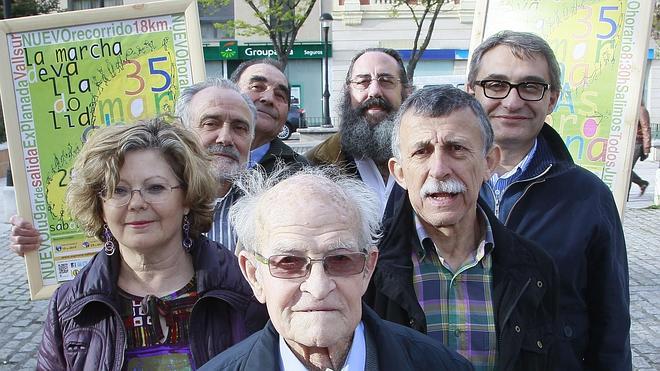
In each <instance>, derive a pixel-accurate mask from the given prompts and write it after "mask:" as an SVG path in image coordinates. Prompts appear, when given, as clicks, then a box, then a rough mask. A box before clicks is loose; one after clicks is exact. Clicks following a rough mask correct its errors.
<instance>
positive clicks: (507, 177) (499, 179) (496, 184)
mask: <svg viewBox="0 0 660 371" xmlns="http://www.w3.org/2000/svg"><path fill="white" fill-rule="evenodd" d="M536 144H537V140H536V139H534V145H533V146H532V149H531V150H530V151H529V152H527V155H526V156H525V157H523V159H522V160H520V162H519V163H518V165H516V166H515V167H514V168H513V169H511V170H509V171H508V172H506V173H505V174H502V175H501V176H500V175H498V174H497V173H493V176H492V177H491V178H490V179H489V180H488V185H490V187H491V188H492V189H493V194H494V195H495V199H496V200H498V201H500V200H501V199H502V196H503V195H504V191H505V190H506V188H507V187H508V186H509V185H510V184H511V183H513V182H515V181H516V180H518V179H520V176H521V175H522V174H523V173H524V172H525V170H527V166H529V163H530V161H532V159H533V158H534V154H535V153H536Z"/></svg>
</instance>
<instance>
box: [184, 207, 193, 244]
mask: <svg viewBox="0 0 660 371" xmlns="http://www.w3.org/2000/svg"><path fill="white" fill-rule="evenodd" d="M192 243H193V242H192V238H190V220H188V215H184V216H183V242H182V245H183V249H184V250H186V252H190V248H191V247H192Z"/></svg>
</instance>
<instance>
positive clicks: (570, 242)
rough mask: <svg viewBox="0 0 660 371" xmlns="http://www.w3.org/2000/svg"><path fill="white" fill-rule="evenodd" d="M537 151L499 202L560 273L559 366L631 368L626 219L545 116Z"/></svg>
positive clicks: (486, 192)
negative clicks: (622, 220) (577, 163)
mask: <svg viewBox="0 0 660 371" xmlns="http://www.w3.org/2000/svg"><path fill="white" fill-rule="evenodd" d="M537 143H538V147H537V152H536V154H535V156H534V158H533V159H532V160H531V162H530V163H529V166H528V167H527V169H526V170H525V172H524V173H523V174H522V176H521V178H520V180H518V181H516V182H514V183H512V184H511V185H509V187H508V188H506V189H505V190H504V194H503V197H502V201H501V203H500V204H497V205H496V204H495V198H494V196H493V191H492V188H491V187H490V186H488V185H487V184H486V185H484V186H483V187H482V189H481V197H482V198H483V199H484V200H486V201H487V203H488V204H489V206H490V207H491V208H492V209H493V210H494V211H495V212H496V214H497V216H498V218H499V219H500V220H501V221H503V223H504V224H505V225H506V226H507V227H508V228H510V229H512V230H514V231H515V232H517V233H519V234H521V235H522V236H524V237H526V238H529V239H530V240H532V241H535V242H537V243H538V244H539V245H541V247H543V248H544V249H545V250H546V251H547V252H548V253H549V254H550V255H551V256H552V257H553V258H554V260H555V263H556V264H557V267H558V268H559V277H560V299H559V304H560V328H559V330H560V331H559V332H560V335H562V337H561V340H562V341H561V342H560V344H559V345H560V347H561V348H562V351H561V353H560V358H559V360H558V361H559V367H560V368H561V369H562V370H581V369H585V370H617V371H626V370H630V369H631V367H632V365H631V362H632V360H631V353H630V336H629V333H630V313H629V304H630V296H629V293H628V260H627V256H626V244H625V241H624V235H623V229H622V226H621V220H620V218H619V214H618V212H617V209H616V205H615V204H614V199H613V198H612V193H611V192H610V190H609V189H608V188H607V186H606V185H605V184H604V183H603V182H602V181H601V180H600V179H598V178H597V177H596V176H595V175H594V174H592V173H591V172H589V171H587V170H585V169H583V168H581V167H579V166H577V165H575V163H574V162H573V159H572V158H571V155H570V153H569V152H568V150H567V149H566V146H565V145H564V142H563V140H562V139H561V137H560V136H559V134H557V132H556V131H555V130H554V129H552V128H551V127H550V126H548V125H547V124H545V125H544V126H543V128H542V130H541V133H540V134H539V136H538V142H537Z"/></svg>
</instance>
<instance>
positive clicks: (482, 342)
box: [365, 86, 559, 371]
mask: <svg viewBox="0 0 660 371" xmlns="http://www.w3.org/2000/svg"><path fill="white" fill-rule="evenodd" d="M392 134H393V136H392V152H393V154H394V157H393V158H392V159H390V161H389V169H390V172H391V173H392V174H393V175H394V177H395V178H396V181H397V182H398V183H399V185H401V186H402V187H403V188H404V189H406V190H407V193H408V196H407V197H406V198H404V199H403V200H402V201H401V203H400V204H399V205H398V206H397V208H396V209H395V210H396V211H395V214H394V216H393V218H392V219H391V220H389V221H388V223H391V224H390V225H389V226H387V225H386V226H385V231H386V235H385V236H384V237H383V240H382V241H381V243H380V244H379V249H380V252H381V258H380V260H379V262H378V266H377V267H376V271H375V273H374V277H373V280H372V284H371V286H370V288H369V291H368V292H367V294H366V295H365V301H366V302H367V304H369V305H370V306H371V307H372V308H374V309H375V311H376V312H377V313H378V314H379V315H380V316H381V317H382V318H384V319H386V320H390V321H393V322H397V323H400V324H403V325H406V326H410V327H412V328H414V329H416V330H419V331H421V332H423V333H426V334H428V335H429V336H431V337H432V338H434V339H437V340H439V341H441V342H442V343H443V344H445V345H446V346H448V347H449V348H450V349H452V350H456V351H458V353H460V354H461V355H463V356H464V357H466V358H467V359H468V360H470V361H471V362H472V364H473V366H474V367H475V369H476V370H493V369H497V370H499V371H506V370H521V371H522V370H550V369H552V365H551V362H552V360H553V358H552V356H553V352H552V344H553V342H554V337H555V335H554V333H553V331H554V327H555V323H556V315H557V312H556V311H557V297H558V289H559V288H558V286H557V280H558V278H557V273H556V268H555V266H554V264H553V262H552V259H551V258H550V257H549V256H548V255H547V254H546V253H545V252H544V251H543V250H541V248H539V247H537V246H536V245H535V244H534V243H532V242H530V241H527V240H524V239H523V238H521V237H520V236H518V235H516V234H514V233H513V232H511V231H509V230H507V229H506V228H505V227H504V226H503V225H502V224H501V223H500V222H499V221H498V220H497V218H496V217H495V216H494V215H493V214H492V212H491V211H490V210H489V209H488V207H486V206H484V205H482V204H481V203H478V202H477V200H478V197H479V189H480V187H481V185H482V184H483V182H485V181H486V180H488V178H489V177H490V174H491V172H492V171H493V169H494V168H495V167H496V166H497V164H498V161H499V148H497V147H495V146H493V130H492V129H491V127H490V124H489V122H488V118H487V117H486V114H485V113H484V110H483V108H482V107H481V105H480V104H479V102H477V100H476V99H475V98H474V97H472V96H471V95H469V94H467V93H465V92H463V91H461V90H459V89H456V88H454V87H451V86H442V87H437V88H426V89H422V90H419V91H416V92H415V93H413V94H412V95H411V96H410V97H409V98H408V99H407V100H406V101H405V102H404V103H403V104H402V105H401V108H400V110H399V112H398V115H397V118H396V122H395V126H394V131H393V133H392Z"/></svg>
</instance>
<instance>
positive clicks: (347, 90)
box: [305, 48, 410, 219]
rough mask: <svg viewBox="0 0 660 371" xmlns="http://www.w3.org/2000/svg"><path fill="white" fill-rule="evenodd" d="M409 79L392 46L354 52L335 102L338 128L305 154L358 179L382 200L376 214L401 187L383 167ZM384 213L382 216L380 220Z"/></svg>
mask: <svg viewBox="0 0 660 371" xmlns="http://www.w3.org/2000/svg"><path fill="white" fill-rule="evenodd" d="M409 91H410V84H409V83H408V78H407V77H406V71H405V67H404V66H403V61H402V60H401V56H400V55H399V53H398V52H397V51H396V50H393V49H384V48H371V49H365V50H362V51H361V52H359V53H358V54H357V55H355V57H353V60H352V61H351V65H350V66H349V68H348V73H347V74H346V83H345V85H344V88H343V91H342V98H341V101H340V104H339V110H340V120H341V127H340V129H339V133H337V134H335V135H333V136H331V137H330V138H328V139H327V140H326V141H324V142H323V143H321V144H319V145H318V146H316V147H314V148H312V149H311V150H310V151H308V152H307V153H306V154H305V156H306V157H307V158H308V159H309V161H310V162H311V163H312V164H317V165H318V164H335V165H339V166H342V167H343V168H345V169H346V171H347V172H348V173H350V174H354V175H356V176H358V177H360V178H361V179H362V181H364V182H365V183H366V184H367V185H368V186H369V187H370V188H371V189H372V190H373V191H374V192H376V194H378V195H379V198H380V200H381V214H384V216H385V217H386V216H388V215H390V213H391V208H392V205H393V202H392V201H393V200H395V199H397V198H399V197H400V196H401V195H402V194H403V191H402V190H401V188H399V187H398V186H397V185H396V182H395V181H394V178H393V177H392V176H390V173H389V171H388V170H387V160H389V158H390V157H391V156H392V150H391V142H390V140H391V139H390V138H391V135H392V127H393V126H394V120H393V119H394V115H395V114H396V110H398V109H399V106H400V105H401V102H402V101H403V100H404V99H405V98H406V96H408V93H409ZM385 217H384V219H385Z"/></svg>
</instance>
